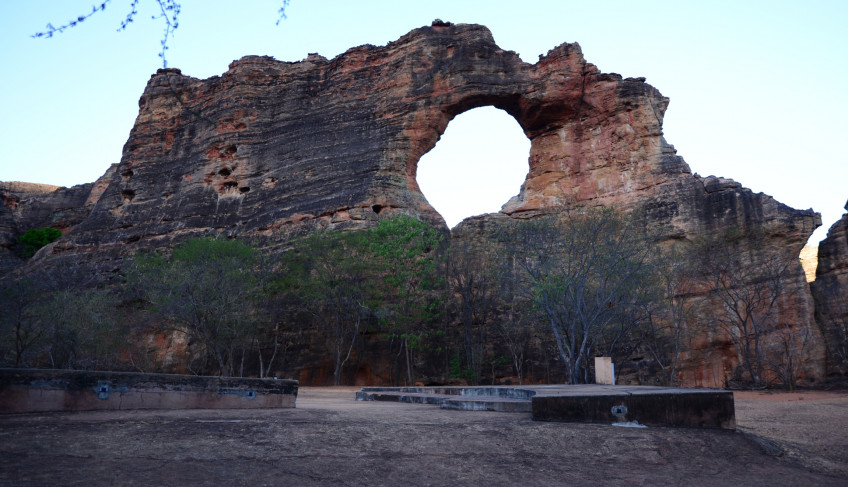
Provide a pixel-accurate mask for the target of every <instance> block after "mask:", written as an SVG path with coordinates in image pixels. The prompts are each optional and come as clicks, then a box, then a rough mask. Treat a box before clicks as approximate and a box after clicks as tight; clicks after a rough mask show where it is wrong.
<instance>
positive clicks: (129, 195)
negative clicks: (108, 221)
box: [121, 189, 135, 204]
mask: <svg viewBox="0 0 848 487" xmlns="http://www.w3.org/2000/svg"><path fill="white" fill-rule="evenodd" d="M133 198H135V191H133V190H131V189H125V190H123V191H121V200H122V201H123V203H124V204H126V203H129V202H130V201H132V200H133Z"/></svg>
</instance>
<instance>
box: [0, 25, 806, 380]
mask: <svg viewBox="0 0 848 487" xmlns="http://www.w3.org/2000/svg"><path fill="white" fill-rule="evenodd" d="M668 101H669V100H668V99H667V98H665V97H664V96H662V94H661V93H660V92H659V91H658V90H657V89H656V88H654V87H652V86H651V85H649V84H647V83H645V80H644V78H626V79H625V78H622V77H621V76H620V75H617V74H609V73H602V72H600V71H599V70H598V69H597V67H595V66H594V65H592V64H590V63H588V62H586V60H585V59H584V58H583V55H582V53H581V50H580V47H579V46H578V45H577V44H567V43H566V44H562V45H560V46H558V47H556V48H554V49H552V50H551V51H549V52H548V53H547V54H546V55H544V56H540V59H539V60H538V62H536V63H535V64H529V63H525V62H523V61H522V60H521V59H520V58H519V57H518V55H517V54H515V53H514V52H511V51H504V50H502V49H500V48H499V47H498V46H497V45H496V44H495V42H494V40H493V38H492V35H491V33H490V32H489V31H488V29H486V28H485V27H483V26H479V25H452V24H449V23H444V22H434V24H433V25H432V26H429V27H422V28H419V29H415V30H413V31H412V32H410V33H408V34H407V35H405V36H403V37H401V38H400V39H398V40H397V41H395V42H392V43H389V44H388V45H386V46H383V47H375V46H370V45H365V46H360V47H356V48H353V49H350V50H348V51H347V52H345V53H344V54H341V55H339V56H337V57H336V58H334V59H331V60H330V59H326V58H324V57H322V56H319V55H310V56H309V57H308V58H306V59H305V60H303V61H300V62H294V63H290V62H280V61H276V60H274V59H272V58H270V57H259V56H248V57H244V58H242V59H240V60H238V61H234V62H233V63H232V64H231V65H230V67H229V70H227V71H226V72H225V73H223V74H222V75H221V76H216V77H212V78H209V79H205V80H200V79H195V78H191V77H188V76H184V75H182V74H181V72H180V71H179V70H177V69H164V70H159V71H158V72H157V73H156V74H155V75H153V76H152V77H151V79H150V81H149V82H148V84H147V87H146V89H145V91H144V93H143V95H142V97H141V99H140V101H139V115H138V118H137V120H136V123H135V126H134V128H133V130H132V132H131V134H130V137H129V140H128V141H127V143H126V145H125V146H124V152H123V156H122V159H121V162H120V164H119V165H118V166H117V167H116V168H115V169H114V170H111V171H110V172H109V173H107V174H106V175H104V180H105V181H106V186H105V189H104V190H103V192H102V195H101V196H100V197H99V199H98V200H97V204H95V205H93V206H91V208H90V211H88V209H87V208H85V209H84V210H80V211H81V213H80V214H82V213H86V215H85V217H84V218H81V219H77V220H74V221H73V224H71V223H69V224H68V225H66V227H68V228H69V231H67V233H66V234H65V235H64V236H63V238H62V239H60V241H59V242H57V243H56V244H55V245H54V246H52V248H50V249H49V251H46V252H42V253H40V254H39V255H38V256H37V258H36V259H33V261H32V262H31V263H29V264H28V266H29V267H28V268H25V269H23V271H24V272H26V271H27V269H32V268H35V267H40V266H51V265H60V264H61V263H63V262H66V263H67V262H72V263H74V264H75V265H82V266H88V267H91V268H92V269H95V270H96V272H98V273H99V274H100V275H103V276H106V275H111V274H112V273H113V271H120V269H121V266H122V262H123V259H125V258H126V257H127V256H129V255H132V254H133V253H134V252H135V251H136V250H137V249H139V248H143V247H150V246H154V247H155V246H167V245H170V244H171V243H172V242H174V241H176V240H179V239H183V238H186V237H189V236H197V235H222V234H223V235H245V236H250V237H254V238H261V239H264V241H265V242H267V243H268V244H270V245H273V243H274V242H276V241H281V240H284V239H285V238H286V235H287V234H288V233H289V232H290V231H292V230H294V229H296V228H300V227H302V226H310V225H320V226H333V227H341V228H343V227H348V226H354V225H369V224H370V223H371V222H373V221H375V220H376V219H377V218H378V216H386V215H391V214H394V213H397V212H403V213H408V214H412V215H418V216H421V217H422V218H425V219H427V220H430V221H433V222H436V223H438V224H440V225H444V223H443V222H442V221H441V218H440V217H439V215H438V214H437V213H436V212H435V210H433V208H432V207H431V206H430V205H429V204H428V203H427V200H426V198H425V197H424V195H422V194H421V192H420V190H419V188H418V185H417V183H416V180H415V177H416V167H417V163H418V160H419V158H420V157H421V155H422V154H424V153H426V152H427V151H429V150H430V149H432V148H433V147H434V145H435V144H436V142H437V141H438V139H439V137H440V135H441V134H442V133H444V131H445V128H446V126H447V124H448V123H449V122H450V121H451V119H452V118H453V117H454V116H456V115H457V114H459V113H462V112H464V111H466V110H469V109H472V108H475V107H480V106H487V105H493V106H495V107H497V108H501V109H503V110H505V111H506V112H508V113H509V114H510V115H512V116H513V117H514V118H515V119H516V120H517V121H518V123H519V124H520V125H521V127H522V129H523V130H524V133H525V134H526V135H527V137H528V138H529V139H530V140H531V152H530V160H529V166H530V170H529V173H528V174H527V178H526V180H525V182H524V184H523V185H522V187H521V192H520V194H518V195H517V196H516V197H514V198H512V199H511V200H510V201H509V202H508V203H507V204H506V205H504V207H503V209H502V212H501V213H500V214H498V215H491V216H489V217H484V219H483V220H484V222H485V218H492V219H515V218H525V217H531V216H532V215H534V214H535V213H536V212H538V211H539V210H545V209H550V208H556V207H561V206H601V205H604V206H608V205H614V206H616V207H617V208H620V209H623V210H634V209H639V210H642V211H643V212H644V214H645V215H646V218H647V221H646V225H648V226H649V227H650V228H651V229H653V230H655V231H657V232H658V233H659V234H661V235H662V236H663V238H664V239H665V240H666V242H667V243H668V245H674V244H675V243H676V242H682V241H688V240H692V239H696V238H697V237H699V236H704V235H713V234H719V233H721V232H722V231H725V230H727V229H730V228H742V229H745V230H755V231H757V232H758V233H761V234H764V235H766V236H767V239H768V245H767V246H766V247H764V248H762V249H759V250H756V251H755V252H765V253H769V252H771V253H778V254H787V255H793V256H794V257H793V258H795V259H796V260H797V255H798V253H799V252H800V250H801V248H802V246H803V245H804V242H805V241H806V240H807V238H808V236H809V235H810V233H811V232H812V231H813V230H814V229H815V227H817V226H818V225H820V217H819V215H818V214H817V213H815V212H813V211H812V210H795V209H792V208H790V207H788V206H786V205H783V204H781V203H779V202H777V201H775V200H774V199H773V198H771V197H770V196H767V195H764V194H755V193H753V192H751V191H750V190H748V189H745V188H743V187H742V186H741V185H740V184H739V183H736V182H734V181H732V180H729V179H723V178H718V177H712V176H711V177H707V178H702V177H699V176H697V175H693V174H692V173H691V171H690V169H689V166H688V165H687V164H686V163H685V161H684V160H683V159H682V158H681V157H679V156H677V155H676V151H675V150H674V148H673V147H672V146H671V145H670V144H668V143H667V142H666V141H665V139H664V138H663V134H662V121H663V115H664V113H665V110H666V108H667V106H668ZM51 194H52V193H51ZM79 198H82V196H80V197H79ZM86 198H88V197H87V196H86V197H85V198H82V199H86ZM33 201H35V200H33ZM75 201H76V200H75ZM26 206H31V207H32V208H37V207H38V204H37V203H32V204H27V205H26ZM32 211H35V210H32ZM16 215H17V214H16ZM15 218H18V217H15ZM23 218H24V217H23V216H21V217H20V218H19V219H18V220H15V219H14V218H12V219H11V220H10V221H13V222H15V223H14V225H18V227H20V221H22V220H21V219H23ZM74 224H75V225H74ZM5 225H7V226H9V227H11V226H12V224H11V223H6V224H5ZM18 227H16V228H18ZM460 233H461V232H460ZM794 274H795V275H794V277H793V279H803V271H802V269H801V267H800V265H799V266H798V267H797V269H794ZM793 303H794V304H792V305H791V306H788V305H787V308H786V309H785V310H784V311H783V316H784V318H785V319H787V320H789V321H791V322H793V323H796V324H797V325H798V326H803V325H809V324H810V323H812V305H811V298H810V296H809V294H808V293H806V292H805V293H804V295H803V296H801V297H800V298H799V299H797V300H795V301H794V302H793ZM721 340H722V339H721V338H720V337H711V338H710V339H709V340H707V342H708V343H707V345H710V344H712V345H715V344H716V343H719V342H721ZM705 346H706V345H705ZM708 348H709V350H710V351H709V353H710V354H711V355H710V356H708V357H699V358H698V359H697V360H694V359H693V361H692V363H691V364H689V373H690V375H689V376H687V377H686V378H685V380H686V381H687V382H688V383H691V384H697V385H722V384H723V380H724V378H726V377H727V376H728V374H729V373H730V371H731V370H732V368H733V367H734V366H735V364H734V359H733V357H732V353H730V352H728V351H727V343H726V342H725V343H724V344H721V343H719V345H717V346H711V347H708ZM820 363H821V357H820V356H818V355H817V356H814V357H813V358H812V360H811V364H812V365H811V369H810V370H811V372H810V375H812V376H815V375H816V374H817V372H816V370H818V369H820V368H821V367H820V365H816V364H820Z"/></svg>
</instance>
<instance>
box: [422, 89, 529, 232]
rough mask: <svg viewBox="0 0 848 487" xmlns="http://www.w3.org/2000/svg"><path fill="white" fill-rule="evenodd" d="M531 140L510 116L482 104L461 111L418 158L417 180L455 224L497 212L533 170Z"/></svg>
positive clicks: (423, 190) (445, 216) (447, 217)
mask: <svg viewBox="0 0 848 487" xmlns="http://www.w3.org/2000/svg"><path fill="white" fill-rule="evenodd" d="M529 154H530V140H529V139H528V138H527V136H525V135H524V131H523V130H522V129H521V126H520V125H518V122H516V121H515V119H514V118H512V116H511V115H509V114H508V113H506V112H505V111H503V110H500V109H497V108H495V107H491V106H489V107H482V108H475V109H474V110H469V111H467V112H464V113H461V114H459V115H457V116H456V117H455V118H454V119H453V120H452V121H451V122H450V123H449V124H448V126H447V129H446V130H445V133H444V134H443V135H442V137H441V139H440V140H439V141H438V142H437V143H436V146H435V147H434V148H433V149H432V150H430V152H428V153H426V154H424V155H423V156H422V157H421V160H420V161H418V169H417V174H416V180H417V181H418V187H419V188H421V192H422V193H424V196H425V197H426V198H427V201H428V202H430V204H431V205H432V206H433V208H435V209H436V211H438V212H439V213H440V214H441V215H442V218H444V219H445V222H446V223H447V225H448V227H450V228H453V227H454V226H456V224H457V223H459V222H460V221H462V220H463V219H465V218H468V217H470V216H474V215H481V214H484V213H497V212H498V211H500V209H501V207H502V206H503V205H504V204H505V203H506V202H507V201H509V199H510V198H512V197H513V196H515V195H517V194H518V191H519V190H520V189H521V184H522V183H523V182H524V180H525V178H526V177H527V172H528V170H529V165H528V162H527V160H528V156H529Z"/></svg>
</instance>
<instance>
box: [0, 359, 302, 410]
mask: <svg viewBox="0 0 848 487" xmlns="http://www.w3.org/2000/svg"><path fill="white" fill-rule="evenodd" d="M297 388H298V382H297V381H296V380H278V379H254V378H240V377H205V376H195V375H176V374H144V373H134V372H96V371H80V370H49V369H0V414H2V413H27V412H46V411H91V410H120V409H244V408H293V407H295V402H296V400H297Z"/></svg>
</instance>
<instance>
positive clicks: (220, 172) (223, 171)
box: [218, 167, 232, 177]
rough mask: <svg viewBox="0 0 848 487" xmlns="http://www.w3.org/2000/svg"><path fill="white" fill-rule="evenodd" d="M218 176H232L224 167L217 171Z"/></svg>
mask: <svg viewBox="0 0 848 487" xmlns="http://www.w3.org/2000/svg"><path fill="white" fill-rule="evenodd" d="M218 174H220V175H221V176H224V177H227V176H229V175H230V174H232V172H231V171H230V170H229V169H227V168H226V167H225V168H223V169H221V170H220V171H218Z"/></svg>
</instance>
